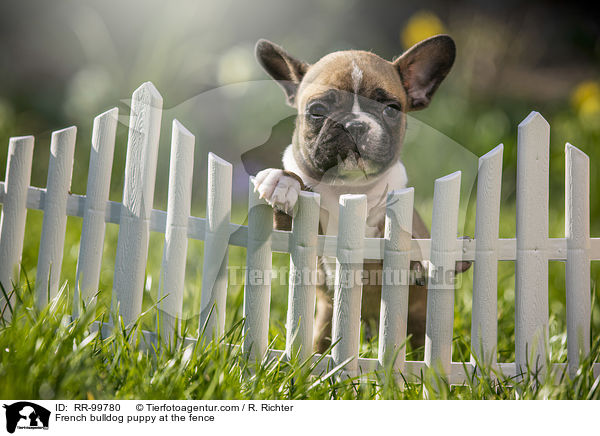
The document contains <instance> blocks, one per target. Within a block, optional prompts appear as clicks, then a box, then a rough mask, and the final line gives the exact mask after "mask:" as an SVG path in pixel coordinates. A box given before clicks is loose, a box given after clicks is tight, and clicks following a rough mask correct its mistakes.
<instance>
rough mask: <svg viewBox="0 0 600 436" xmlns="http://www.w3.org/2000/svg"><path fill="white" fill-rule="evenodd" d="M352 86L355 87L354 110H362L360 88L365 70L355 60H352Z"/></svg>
mask: <svg viewBox="0 0 600 436" xmlns="http://www.w3.org/2000/svg"><path fill="white" fill-rule="evenodd" d="M351 77H352V88H353V89H354V104H353V105H352V112H360V106H359V104H358V90H359V89H360V82H362V78H363V72H362V70H361V69H360V68H359V67H358V65H356V62H355V61H352V74H351Z"/></svg>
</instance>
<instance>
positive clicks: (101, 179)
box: [73, 108, 119, 316]
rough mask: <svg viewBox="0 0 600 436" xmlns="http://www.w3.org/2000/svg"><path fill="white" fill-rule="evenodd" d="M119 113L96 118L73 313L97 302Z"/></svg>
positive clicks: (117, 111) (113, 110)
mask: <svg viewBox="0 0 600 436" xmlns="http://www.w3.org/2000/svg"><path fill="white" fill-rule="evenodd" d="M118 116H119V109H118V108H113V109H110V110H108V111H106V112H104V113H103V114H101V115H98V116H97V117H96V118H95V119H94V127H93V130H92V149H91V151H90V167H89V174H88V182H87V193H86V196H85V206H84V208H85V211H84V213H83V225H82V228H81V243H80V247H79V259H78V261H77V271H76V273H75V295H74V300H73V315H74V316H77V314H78V313H79V309H80V307H79V306H80V303H83V304H85V305H93V304H94V300H95V294H96V293H97V291H98V284H99V282H100V266H101V262H102V249H103V247H104V234H105V230H106V223H105V222H104V218H105V215H106V202H107V201H108V194H109V190H110V176H111V171H112V164H113V155H114V150H115V135H116V133H117V121H118ZM80 297H81V300H80Z"/></svg>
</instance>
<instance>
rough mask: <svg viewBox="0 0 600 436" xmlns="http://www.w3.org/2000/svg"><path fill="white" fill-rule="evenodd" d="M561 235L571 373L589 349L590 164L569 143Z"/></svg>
mask: <svg viewBox="0 0 600 436" xmlns="http://www.w3.org/2000/svg"><path fill="white" fill-rule="evenodd" d="M565 237H566V238H567V263H566V276H565V279H566V288H567V289H566V290H567V358H568V364H569V374H570V376H571V377H573V376H575V374H576V372H577V369H578V367H579V358H580V355H581V356H586V355H587V354H588V353H589V351H590V322H591V292H590V163H589V158H588V156H587V155H586V154H585V153H583V152H582V151H581V150H579V149H578V148H576V147H574V146H573V145H571V144H568V143H567V145H566V147H565Z"/></svg>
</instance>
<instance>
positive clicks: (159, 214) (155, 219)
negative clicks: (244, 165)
mask: <svg viewBox="0 0 600 436" xmlns="http://www.w3.org/2000/svg"><path fill="white" fill-rule="evenodd" d="M4 186H5V184H4V182H0V203H2V201H3V198H4V193H3V189H4ZM45 195H46V194H45V189H43V188H36V187H31V186H30V187H29V189H28V191H27V209H32V210H43V209H44V198H45ZM84 211H85V197H84V196H82V195H76V194H72V195H69V198H68V200H67V215H68V216H78V217H83V214H84ZM120 219H121V203H118V202H115V201H108V202H107V203H106V215H105V217H104V221H105V222H107V223H112V224H119V222H120ZM166 222H167V213H166V212H165V211H162V210H156V209H153V210H152V212H151V215H150V231H151V232H156V233H165V227H166ZM205 225H206V219H205V218H200V217H195V216H190V217H189V218H188V237H189V238H190V239H194V240H198V241H203V240H204V239H205ZM229 234H230V237H229V245H233V246H236V247H245V246H246V243H247V240H248V227H247V226H244V225H242V224H235V223H229ZM290 237H291V232H287V231H283V230H273V235H272V249H273V251H274V252H278V253H289V247H290ZM456 243H457V245H458V248H459V251H461V252H462V257H461V259H462V260H471V261H474V260H475V251H476V246H477V241H476V240H475V239H457V241H456ZM430 248H431V241H430V240H429V239H413V240H412V242H411V254H410V258H411V260H429V259H430V251H431V250H430ZM336 250H337V242H336V237H335V236H326V235H319V236H318V238H317V256H323V255H326V256H335V253H336ZM541 251H543V252H544V253H546V257H547V258H548V260H566V258H567V240H566V238H550V239H548V241H547V245H546V247H543V249H542V250H541ZM516 253H517V240H516V238H503V239H499V240H498V260H500V261H504V260H515V259H516ZM383 255H384V242H383V241H382V239H378V238H365V241H364V256H365V258H366V259H383ZM590 259H591V260H600V238H590Z"/></svg>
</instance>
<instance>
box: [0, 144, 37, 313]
mask: <svg viewBox="0 0 600 436" xmlns="http://www.w3.org/2000/svg"><path fill="white" fill-rule="evenodd" d="M33 141H34V139H33V136H21V137H15V138H10V140H9V142H8V157H7V162H6V179H5V180H6V182H5V183H4V187H3V188H1V189H0V191H2V192H3V193H4V198H3V199H2V203H3V206H2V215H1V217H0V285H2V287H3V288H4V292H6V294H7V295H8V296H9V297H10V299H9V301H8V303H10V307H13V308H14V302H15V297H14V295H11V292H12V291H13V283H15V284H16V283H19V271H20V266H21V255H22V254H23V237H24V236H25V219H26V218H27V188H28V187H29V183H30V181H31V160H32V157H33ZM6 303H7V301H6V300H5V298H4V293H2V292H0V318H3V319H4V320H6V321H9V320H10V319H11V314H10V310H8V309H7V308H6Z"/></svg>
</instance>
